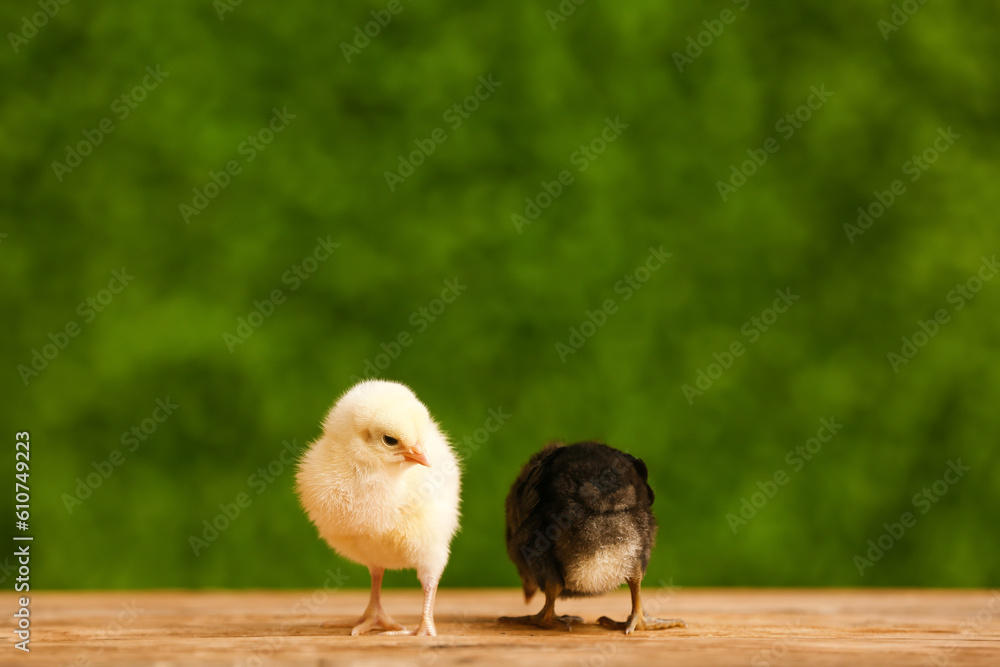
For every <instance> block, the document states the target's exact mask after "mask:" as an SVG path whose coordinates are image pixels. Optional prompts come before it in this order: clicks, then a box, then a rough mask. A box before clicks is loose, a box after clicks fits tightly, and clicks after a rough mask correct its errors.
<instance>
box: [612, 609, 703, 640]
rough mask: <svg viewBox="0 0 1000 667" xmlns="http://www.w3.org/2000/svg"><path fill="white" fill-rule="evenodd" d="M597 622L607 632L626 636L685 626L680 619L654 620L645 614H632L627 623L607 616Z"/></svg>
mask: <svg viewBox="0 0 1000 667" xmlns="http://www.w3.org/2000/svg"><path fill="white" fill-rule="evenodd" d="M597 622H598V623H600V624H601V625H602V626H604V627H605V628H608V629H609V630H624V631H625V634H627V635H630V634H632V633H633V632H634V631H635V630H666V629H667V628H683V627H684V626H685V625H687V624H686V623H685V622H684V621H682V620H680V619H676V618H668V619H664V618H656V617H655V616H650V615H649V614H647V613H646V612H640V613H634V612H633V614H632V615H631V616H629V617H628V620H627V621H613V620H611V619H610V618H608V617H607V616H601V617H600V618H599V619H597Z"/></svg>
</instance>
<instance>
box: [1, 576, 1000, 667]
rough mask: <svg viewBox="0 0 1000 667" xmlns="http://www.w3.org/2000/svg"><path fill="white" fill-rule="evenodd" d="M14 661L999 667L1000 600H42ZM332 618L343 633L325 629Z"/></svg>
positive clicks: (946, 594)
mask: <svg viewBox="0 0 1000 667" xmlns="http://www.w3.org/2000/svg"><path fill="white" fill-rule="evenodd" d="M0 597H2V599H3V604H4V609H6V610H9V611H5V612H4V614H3V616H4V618H5V619H7V620H6V623H7V625H8V631H7V632H5V633H4V636H5V637H6V638H7V639H6V642H7V646H4V647H3V648H2V649H0V664H2V665H8V664H9V665H43V664H45V665H48V664H56V665H74V666H80V667H83V666H85V665H86V666H90V665H101V664H129V665H141V664H150V665H151V664H157V665H175V664H176V665H181V664H183V665H188V664H213V665H214V664H217V665H247V666H248V667H258V666H262V665H281V664H289V665H334V664H353V665H414V666H417V667H430V666H431V665H450V664H458V663H465V664H468V663H470V662H472V663H482V664H508V665H510V664H513V665H518V664H522V665H524V664H545V665H574V666H576V665H579V666H580V667H603V666H604V665H615V664H667V665H750V666H751V667H764V666H768V667H772V666H777V665H803V664H809V665H847V664H850V665H854V666H855V667H860V666H863V665H927V666H934V665H936V666H939V667H944V666H946V665H948V666H951V665H988V666H991V667H996V666H1000V591H995V590H977V591H968V590H962V591H956V590H843V589H830V590H822V589H821V590H802V589H687V588H683V589H678V588H662V589H657V588H652V587H650V588H646V589H644V600H645V607H646V610H647V611H649V612H650V613H653V614H655V615H659V616H662V617H666V618H681V619H684V620H685V621H686V622H687V627H684V628H676V629H670V630H662V631H655V632H637V633H635V634H633V635H631V636H628V637H626V636H625V635H624V634H622V633H616V632H613V631H610V630H606V629H604V628H602V627H600V626H598V625H596V620H597V618H598V617H599V616H602V615H608V616H611V617H612V618H615V619H616V620H617V619H624V618H625V616H627V614H628V611H629V599H628V591H627V590H624V591H620V592H617V593H614V594H610V595H605V596H601V597H596V598H584V599H571V600H560V601H559V603H558V604H557V605H556V611H557V612H558V613H560V614H575V615H579V616H582V617H583V618H584V620H585V621H586V624H585V625H583V626H577V627H576V628H574V629H573V631H572V632H562V631H545V630H537V629H531V628H519V627H509V626H503V625H499V624H498V623H497V622H496V619H497V617H498V616H500V615H522V614H526V613H529V612H531V613H533V612H535V611H537V610H538V608H540V606H541V600H540V599H538V598H536V599H535V600H533V602H532V604H531V605H530V606H527V607H526V606H525V605H524V602H523V599H522V596H521V594H520V591H517V590H448V589H444V590H441V591H440V593H439V594H438V599H437V612H436V621H437V629H438V635H439V636H438V637H434V638H418V637H382V636H378V635H377V634H374V633H372V634H369V635H366V636H363V637H351V636H350V628H349V625H350V623H351V622H352V621H353V620H354V619H355V618H356V617H357V616H358V615H360V613H361V611H362V610H363V609H364V607H365V604H366V601H367V592H366V591H360V590H351V591H333V590H327V589H318V590H316V591H282V592H274V591H247V592H232V591H212V592H189V591H153V592H149V591H115V592H94V593H91V592H86V593H81V592H71V593H55V592H38V593H34V594H33V595H32V596H31V603H30V612H31V642H30V644H29V646H30V647H31V654H30V655H27V654H24V653H23V652H21V651H19V650H17V649H15V648H14V642H15V641H16V639H15V638H14V635H13V631H12V628H13V623H12V618H13V617H12V615H11V614H12V612H13V611H15V610H16V609H17V606H16V605H17V598H18V597H19V596H15V595H12V594H4V595H3V596H0ZM383 599H384V605H385V607H386V610H387V611H388V612H389V613H390V614H392V615H393V616H394V617H395V618H396V620H398V621H400V622H401V623H404V624H408V625H409V627H415V625H416V621H417V619H418V617H419V612H420V602H421V598H420V592H419V591H418V590H390V591H386V592H385V594H384V598H383ZM324 623H334V624H339V625H340V627H326V626H324Z"/></svg>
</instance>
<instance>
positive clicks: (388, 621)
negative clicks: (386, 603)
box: [351, 607, 406, 637]
mask: <svg viewBox="0 0 1000 667" xmlns="http://www.w3.org/2000/svg"><path fill="white" fill-rule="evenodd" d="M369 630H390V631H393V632H398V633H400V634H403V633H405V632H406V628H405V627H403V626H402V625H400V624H399V623H397V622H396V621H394V620H392V617H390V616H389V614H387V613H385V612H384V611H382V608H381V607H379V608H378V609H368V610H366V611H365V615H364V616H362V617H361V618H359V619H358V621H357V623H356V624H355V626H354V628H352V629H351V636H353V637H357V636H358V635H363V634H364V633H366V632H368V631H369Z"/></svg>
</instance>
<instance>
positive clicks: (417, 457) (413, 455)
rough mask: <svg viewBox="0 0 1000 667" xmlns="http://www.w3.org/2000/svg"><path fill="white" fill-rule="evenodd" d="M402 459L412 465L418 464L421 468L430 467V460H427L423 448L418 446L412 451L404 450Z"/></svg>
mask: <svg viewBox="0 0 1000 667" xmlns="http://www.w3.org/2000/svg"><path fill="white" fill-rule="evenodd" d="M403 458H404V459H406V460H407V461H413V462H414V463H419V464H420V465H422V466H427V467H428V468H430V467H431V462H430V459H428V458H427V454H426V452H424V448H423V447H421V446H420V445H419V444H418V445H417V446H416V447H414V448H413V449H404V450H403Z"/></svg>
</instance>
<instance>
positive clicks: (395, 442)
mask: <svg viewBox="0 0 1000 667" xmlns="http://www.w3.org/2000/svg"><path fill="white" fill-rule="evenodd" d="M382 442H384V443H385V444H387V445H389V446H390V447H392V446H393V445H398V444H399V440H397V439H396V438H394V437H392V436H391V435H383V436H382Z"/></svg>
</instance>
